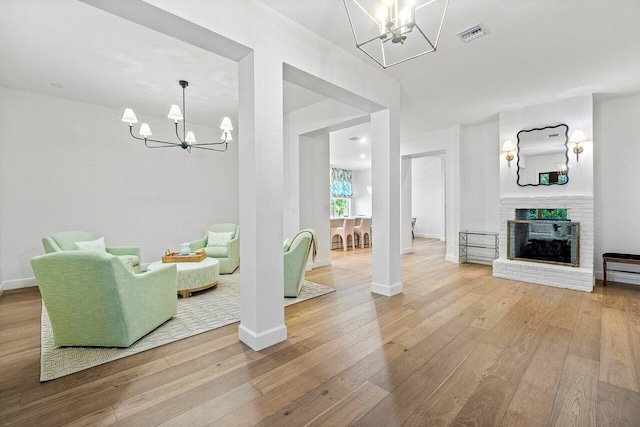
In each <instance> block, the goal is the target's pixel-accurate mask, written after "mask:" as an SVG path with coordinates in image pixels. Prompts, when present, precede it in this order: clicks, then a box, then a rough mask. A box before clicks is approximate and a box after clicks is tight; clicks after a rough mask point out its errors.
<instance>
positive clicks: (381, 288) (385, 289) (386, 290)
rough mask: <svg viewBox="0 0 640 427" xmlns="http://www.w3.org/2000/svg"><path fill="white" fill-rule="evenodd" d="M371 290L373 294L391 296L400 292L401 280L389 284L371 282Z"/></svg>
mask: <svg viewBox="0 0 640 427" xmlns="http://www.w3.org/2000/svg"><path fill="white" fill-rule="evenodd" d="M371 292H373V293H374V294H380V295H384V296H386V297H392V296H394V295H397V294H399V293H402V282H398V283H394V284H393V285H391V286H387V285H381V284H380V283H373V282H372V283H371Z"/></svg>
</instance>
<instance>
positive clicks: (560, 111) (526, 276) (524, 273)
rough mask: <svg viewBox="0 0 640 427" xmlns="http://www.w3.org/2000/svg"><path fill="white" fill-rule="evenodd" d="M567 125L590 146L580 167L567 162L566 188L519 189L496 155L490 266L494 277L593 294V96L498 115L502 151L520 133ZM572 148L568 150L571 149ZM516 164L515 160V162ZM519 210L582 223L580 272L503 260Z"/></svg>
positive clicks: (571, 158) (510, 169) (513, 172)
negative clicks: (495, 249) (495, 225)
mask: <svg viewBox="0 0 640 427" xmlns="http://www.w3.org/2000/svg"><path fill="white" fill-rule="evenodd" d="M561 123H563V124H566V125H567V126H568V127H569V132H568V133H569V135H571V133H572V132H573V130H575V129H582V130H583V131H584V133H585V135H586V136H587V138H588V141H586V142H584V143H583V144H582V145H583V147H584V151H583V153H582V154H581V155H580V160H579V162H578V161H577V159H576V158H575V155H573V153H571V154H572V155H570V156H569V164H568V176H569V181H568V183H567V184H565V185H548V186H535V187H532V186H529V187H520V186H518V185H517V183H516V170H517V169H516V168H514V167H513V166H514V165H513V161H512V165H511V166H512V167H508V163H507V160H506V159H505V153H501V155H500V220H499V221H500V223H499V229H498V232H499V236H500V251H499V252H500V258H498V259H497V260H496V261H494V263H493V275H494V276H496V277H503V278H507V279H512V280H523V281H528V282H532V283H539V284H545V285H549V286H556V287H560V288H569V289H579V290H583V291H587V292H591V290H592V289H593V285H594V274H593V273H594V248H595V242H594V240H595V223H594V193H593V190H594V184H593V182H594V179H593V178H594V173H593V147H594V144H593V142H592V140H593V96H592V95H582V96H576V97H573V98H568V99H562V100H559V101H553V102H548V103H545V104H540V105H532V106H528V107H524V108H520V109H517V110H512V111H507V112H504V113H500V140H499V142H498V147H500V146H501V145H502V144H503V143H504V141H505V140H508V139H511V140H514V141H515V140H516V139H517V138H516V135H517V133H518V132H519V131H520V130H524V129H533V128H542V127H545V126H553V125H557V124H561ZM572 146H573V144H570V148H572ZM514 160H517V159H514ZM519 208H536V209H540V208H565V209H567V210H568V214H569V216H570V218H571V219H572V220H574V221H577V222H579V223H580V260H579V263H580V267H579V268H574V267H567V266H549V265H547V264H544V263H532V262H518V261H514V260H509V259H507V254H506V252H507V233H506V228H507V221H508V220H510V219H514V218H515V209H519Z"/></svg>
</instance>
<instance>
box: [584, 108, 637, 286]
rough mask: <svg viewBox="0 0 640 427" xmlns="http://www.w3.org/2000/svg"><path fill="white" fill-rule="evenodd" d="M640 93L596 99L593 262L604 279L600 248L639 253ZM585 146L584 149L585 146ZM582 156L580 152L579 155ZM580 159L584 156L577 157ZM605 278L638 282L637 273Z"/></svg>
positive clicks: (611, 274) (609, 250)
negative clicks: (626, 96)
mask: <svg viewBox="0 0 640 427" xmlns="http://www.w3.org/2000/svg"><path fill="white" fill-rule="evenodd" d="M638 117H640V96H634V97H630V98H623V99H616V100H613V101H606V102H601V103H598V104H595V107H594V131H595V135H594V139H595V140H596V141H597V143H596V144H595V147H594V151H595V153H594V175H595V177H596V181H595V191H594V196H595V222H596V228H595V253H594V257H595V266H596V277H598V278H600V279H601V278H602V253H604V252H622V253H632V254H640V221H638V218H640V197H638V196H637V195H638V188H637V187H638V159H640V143H639V142H638V135H640V121H638ZM585 150H586V148H585ZM581 156H582V155H581ZM580 162H582V159H580ZM607 276H608V277H607V279H610V280H616V281H622V282H628V283H636V284H640V276H639V275H631V274H624V273H609V274H607Z"/></svg>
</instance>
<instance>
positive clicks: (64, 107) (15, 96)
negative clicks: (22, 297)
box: [0, 88, 238, 289]
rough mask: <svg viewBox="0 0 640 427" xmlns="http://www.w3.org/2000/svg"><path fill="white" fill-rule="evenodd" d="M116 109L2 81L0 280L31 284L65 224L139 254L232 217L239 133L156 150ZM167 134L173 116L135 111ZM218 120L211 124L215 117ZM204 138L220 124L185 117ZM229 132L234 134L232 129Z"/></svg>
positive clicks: (157, 132) (147, 256) (152, 255)
mask: <svg viewBox="0 0 640 427" xmlns="http://www.w3.org/2000/svg"><path fill="white" fill-rule="evenodd" d="M121 115H122V112H121V111H118V110H114V109H110V108H105V107H100V106H96V105H90V104H83V103H78V102H74V101H68V100H63V99H59V98H52V97H47V96H42V95H36V94H33V93H30V92H22V91H15V90H11V89H6V88H0V117H10V118H11V120H9V121H7V122H6V123H4V125H3V126H2V127H0V153H1V156H0V181H1V182H2V183H3V187H2V192H1V193H0V206H1V207H2V215H1V217H0V236H2V240H1V244H0V251H1V252H0V253H1V254H2V255H3V257H2V272H3V277H4V282H5V289H7V288H12V287H19V286H23V285H25V284H33V282H32V281H30V280H29V278H31V277H32V276H33V272H32V270H31V267H30V265H29V260H30V259H31V258H32V257H34V256H36V255H40V254H42V253H44V249H43V247H42V243H41V238H42V237H43V236H46V235H49V234H51V233H55V232H59V231H66V230H76V229H77V230H86V231H89V232H91V233H93V234H94V235H95V236H96V237H101V236H104V237H105V240H106V243H107V244H108V245H138V246H141V248H142V262H143V263H149V262H152V261H156V260H158V259H159V258H160V257H161V256H162V254H163V253H164V251H165V250H166V249H172V250H178V249H179V247H180V243H182V242H184V241H188V240H194V239H196V238H199V237H201V236H202V235H203V234H204V231H205V229H206V227H207V226H208V225H210V224H214V223H218V222H236V223H237V222H238V150H237V143H238V142H237V141H234V142H233V143H231V145H230V148H229V150H228V151H227V152H225V153H214V152H208V151H204V150H193V152H192V153H191V154H189V153H187V152H186V151H185V150H182V149H181V148H167V149H157V150H152V149H148V148H145V147H144V143H143V142H141V141H136V140H134V139H133V138H131V137H130V135H129V131H128V127H127V125H126V124H125V123H123V122H121V121H120V118H121ZM138 119H139V120H140V121H147V122H149V124H150V125H151V128H152V129H153V131H154V136H157V137H162V136H165V137H166V138H171V137H172V135H173V124H172V123H171V121H170V120H169V119H162V118H155V117H141V116H139V117H138ZM216 125H217V123H216ZM190 128H192V129H193V130H194V131H195V133H196V135H197V136H198V139H199V140H200V141H205V140H218V138H219V131H218V130H217V129H211V128H205V127H202V126H190ZM234 136H235V135H234Z"/></svg>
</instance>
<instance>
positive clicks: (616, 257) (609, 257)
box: [602, 252, 640, 286]
mask: <svg viewBox="0 0 640 427" xmlns="http://www.w3.org/2000/svg"><path fill="white" fill-rule="evenodd" d="M607 262H617V263H621V264H637V265H640V255H632V254H617V253H613V252H607V253H606V254H602V272H603V273H604V281H603V282H602V284H603V285H604V286H607ZM611 271H619V272H621V273H632V274H640V271H630V270H611Z"/></svg>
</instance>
